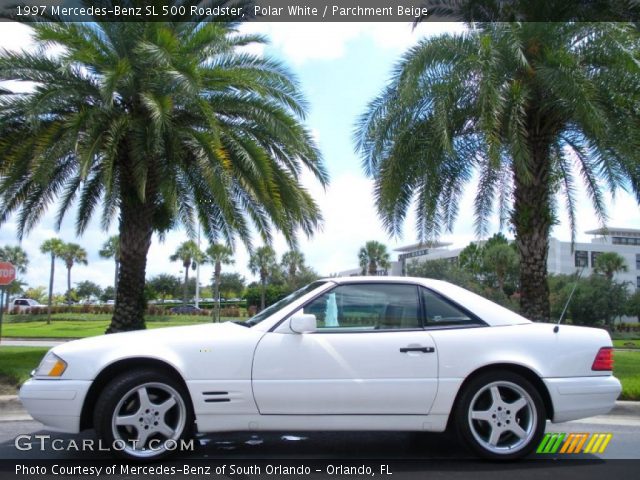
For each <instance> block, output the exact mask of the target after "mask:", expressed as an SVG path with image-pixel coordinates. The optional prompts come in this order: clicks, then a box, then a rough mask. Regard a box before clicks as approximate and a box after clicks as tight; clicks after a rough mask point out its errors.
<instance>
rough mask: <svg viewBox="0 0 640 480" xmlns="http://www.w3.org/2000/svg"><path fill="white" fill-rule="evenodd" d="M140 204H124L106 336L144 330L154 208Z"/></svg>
mask: <svg viewBox="0 0 640 480" xmlns="http://www.w3.org/2000/svg"><path fill="white" fill-rule="evenodd" d="M150 203H152V202H151V200H149V201H148V202H147V203H146V204H141V202H140V201H137V200H130V201H129V202H127V203H125V202H123V203H122V207H121V210H120V248H121V251H120V268H119V270H118V290H117V292H116V305H115V308H114V311H113V317H112V318H111V325H109V328H108V329H107V331H106V333H116V332H125V331H129V330H140V329H143V328H145V324H144V310H145V299H144V284H145V274H146V268H147V253H148V252H149V247H150V246H151V236H152V233H153V228H152V223H151V222H152V207H151V206H150V205H149V204H150Z"/></svg>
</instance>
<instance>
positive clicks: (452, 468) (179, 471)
mask: <svg viewBox="0 0 640 480" xmlns="http://www.w3.org/2000/svg"><path fill="white" fill-rule="evenodd" d="M639 467H640V461H637V460H633V461H632V460H609V461H603V460H597V459H594V460H571V459H569V458H566V459H558V460H527V461H520V462H509V463H504V462H482V461H477V460H451V459H443V460H424V461H420V460H396V459H392V460H384V459H380V460H371V459H364V460H314V459H310V460H287V459H283V460H278V459H273V460H265V459H257V460H251V459H229V460H224V459H211V460H173V461H165V462H158V463H123V462H117V461H102V460H101V461H93V462H87V461H70V460H58V461H55V460H46V461H44V460H43V461H8V460H0V477H1V478H2V479H3V480H4V479H7V478H10V479H31V478H34V477H36V476H37V477H38V478H41V479H42V478H46V479H53V478H55V479H63V478H64V479H79V478H83V479H89V478H96V479H98V478H109V479H135V478H158V479H161V478H173V479H187V478H210V479H212V480H223V479H231V480H234V479H235V480H248V479H256V480H266V479H282V478H296V479H304V478H308V479H309V480H325V479H332V480H336V479H341V480H342V479H353V480H365V479H371V478H376V479H378V480H383V479H384V480H417V479H422V480H423V479H427V478H447V479H467V478H473V479H474V480H476V479H477V480H485V479H486V480H499V479H511V480H512V479H513V478H518V479H519V480H529V479H531V480H534V479H536V480H537V479H540V478H550V479H551V478H552V479H553V480H558V479H576V480H578V479H579V480H590V479H598V480H601V479H602V478H620V479H625V478H636V477H637V474H638V473H640V470H639Z"/></svg>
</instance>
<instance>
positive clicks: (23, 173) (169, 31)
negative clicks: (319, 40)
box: [0, 0, 328, 332]
mask: <svg viewBox="0 0 640 480" xmlns="http://www.w3.org/2000/svg"><path fill="white" fill-rule="evenodd" d="M87 3H88V2H87ZM112 3H113V4H118V5H119V6H124V7H129V6H134V7H135V6H144V5H145V4H148V1H147V0H124V1H121V0H118V1H115V0H105V1H104V2H102V4H103V5H104V6H106V7H109V6H110V5H111V4H112ZM213 3H215V4H220V5H225V4H227V3H231V2H228V1H222V0H215V2H213ZM238 3H241V4H242V3H243V1H241V2H236V1H234V2H233V4H234V6H237V4H238ZM245 3H246V2H245ZM172 4H175V5H182V4H183V2H182V1H178V0H174V1H173V2H172ZM91 20H92V21H91V23H67V22H64V21H60V22H56V23H48V22H32V23H29V26H30V27H31V28H32V29H33V31H34V40H35V43H36V46H42V47H45V46H46V47H47V49H45V48H42V49H40V50H38V49H34V50H32V51H29V52H19V53H13V52H8V51H2V52H0V82H4V81H23V82H28V83H33V84H34V85H35V86H34V89H33V90H32V91H31V92H29V93H26V94H22V93H21V94H18V93H16V94H13V95H11V94H8V95H1V96H0V131H2V138H1V139H0V158H1V159H2V161H1V162H0V224H3V223H5V222H6V221H7V220H8V219H9V218H10V217H11V216H12V215H13V214H16V216H15V218H16V220H17V232H18V236H19V237H23V236H24V235H25V234H26V233H28V232H29V231H30V230H31V229H32V228H33V226H34V225H35V224H36V223H37V222H38V221H39V219H40V218H41V215H42V213H43V212H44V211H45V209H46V207H47V206H48V205H50V204H51V203H52V202H54V201H58V202H59V205H60V207H59V210H58V220H59V221H61V220H62V218H63V217H64V216H65V214H66V213H67V212H68V211H70V207H71V205H72V204H73V203H74V202H75V203H77V209H76V210H75V211H77V219H76V229H77V232H78V234H81V233H82V232H84V231H85V230H86V228H87V225H88V224H89V220H90V219H91V218H93V217H94V215H96V210H97V209H98V208H99V207H100V206H101V207H102V214H101V220H102V226H103V227H104V228H105V229H106V228H108V227H109V225H110V224H111V223H112V221H113V220H114V219H117V220H118V224H119V232H118V233H119V237H120V261H121V263H120V271H119V279H118V287H119V288H118V293H117V301H116V307H115V309H114V313H113V318H112V321H111V325H110V326H109V328H108V330H107V331H108V332H116V331H124V330H134V329H139V328H144V285H145V271H146V264H147V253H148V251H149V247H150V245H151V240H152V235H153V233H154V232H156V233H159V234H163V233H164V232H166V231H168V230H169V229H172V228H174V227H176V226H177V225H178V224H181V225H182V226H183V227H185V229H186V230H187V232H188V233H189V236H190V237H192V236H195V235H194V230H195V228H194V226H195V225H196V222H199V223H200V225H202V228H203V232H204V234H205V235H206V236H207V238H208V240H209V241H211V242H213V241H216V239H218V238H222V239H223V240H224V242H225V243H228V244H233V242H234V239H238V238H239V239H240V240H241V241H242V242H243V243H245V244H247V245H248V246H250V244H251V235H252V232H258V233H259V235H260V236H261V237H262V239H263V240H264V241H266V242H268V241H270V240H271V238H272V234H273V232H274V231H280V232H282V233H283V235H284V236H285V238H286V239H287V241H288V242H289V243H290V244H292V245H295V244H296V232H298V231H302V232H303V233H304V234H306V235H311V234H312V233H313V232H314V231H315V230H316V229H317V228H318V227H319V225H320V223H321V220H322V218H321V214H320V211H319V208H318V206H317V204H316V202H315V201H314V200H313V198H312V197H311V195H310V194H309V192H308V191H307V190H306V189H305V188H303V187H302V186H301V183H300V175H301V173H302V172H303V170H304V169H307V170H309V171H310V172H312V174H313V175H314V176H315V177H316V178H317V179H318V180H319V182H320V183H321V184H322V185H326V184H327V182H328V176H327V173H326V171H325V169H324V166H323V164H322V161H321V156H320V152H319V151H318V149H317V147H316V146H315V143H314V141H313V139H312V136H311V134H310V132H309V131H308V129H306V128H305V127H304V126H303V125H302V120H303V119H304V116H305V111H306V104H305V101H304V99H303V97H302V95H301V93H300V90H299V87H298V84H297V81H296V80H295V79H294V78H293V77H292V75H291V74H290V73H289V71H288V70H287V69H286V68H285V67H284V66H283V65H282V64H280V63H279V62H278V61H275V60H272V59H270V58H268V57H266V56H265V57H259V56H255V55H252V54H250V53H247V52H246V50H240V47H245V46H247V45H250V44H256V43H258V44H259V43H264V42H265V39H264V38H263V37H262V36H259V35H244V34H240V33H239V32H238V27H239V25H240V23H239V21H234V19H230V18H226V17H225V18H224V20H225V21H210V20H212V18H210V17H202V16H190V15H189V14H187V15H184V16H180V17H179V18H178V17H176V18H175V20H176V21H171V22H144V23H136V22H108V21H104V20H105V19H104V18H100V17H97V16H96V17H94V18H92V19H91ZM213 20H216V19H215V18H214V19H213ZM49 47H55V51H56V52H57V53H56V55H49V54H48V53H47V52H48V51H50V50H51V49H50V48H49ZM9 84H11V83H9ZM12 218H13V217H12Z"/></svg>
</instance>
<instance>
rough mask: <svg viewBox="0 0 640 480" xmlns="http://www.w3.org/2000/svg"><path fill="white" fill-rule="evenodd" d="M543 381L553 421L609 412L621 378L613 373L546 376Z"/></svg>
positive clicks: (618, 390) (619, 386)
mask: <svg viewBox="0 0 640 480" xmlns="http://www.w3.org/2000/svg"><path fill="white" fill-rule="evenodd" d="M543 381H544V383H545V385H546V386H547V390H549V395H550V396H551V402H552V403H553V418H552V419H551V420H552V421H553V422H567V421H569V420H578V419H579V418H586V417H592V416H594V415H604V414H605V413H609V411H611V409H612V408H613V407H614V406H615V404H616V399H617V398H618V396H619V395H620V392H621V391H622V386H621V385H620V381H619V380H618V379H617V378H616V377H614V376H612V375H610V376H602V377H574V378H545V379H543Z"/></svg>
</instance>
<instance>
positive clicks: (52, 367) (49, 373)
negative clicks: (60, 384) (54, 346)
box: [35, 352, 67, 377]
mask: <svg viewBox="0 0 640 480" xmlns="http://www.w3.org/2000/svg"><path fill="white" fill-rule="evenodd" d="M66 369H67V362H65V361H64V360H62V359H61V358H60V357H58V356H57V355H55V354H53V353H51V352H49V353H47V355H45V357H44V358H43V359H42V361H41V362H40V365H39V366H38V368H37V369H36V372H35V376H36V377H59V376H61V375H62V374H63V373H64V371H65V370H66Z"/></svg>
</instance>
